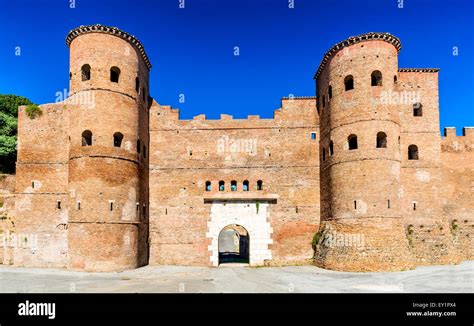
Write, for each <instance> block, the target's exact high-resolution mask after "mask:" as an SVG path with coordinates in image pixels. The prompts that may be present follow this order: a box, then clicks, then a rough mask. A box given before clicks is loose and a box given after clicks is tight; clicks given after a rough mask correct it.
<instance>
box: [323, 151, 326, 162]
mask: <svg viewBox="0 0 474 326" xmlns="http://www.w3.org/2000/svg"><path fill="white" fill-rule="evenodd" d="M324 161H326V148H323V162H324Z"/></svg>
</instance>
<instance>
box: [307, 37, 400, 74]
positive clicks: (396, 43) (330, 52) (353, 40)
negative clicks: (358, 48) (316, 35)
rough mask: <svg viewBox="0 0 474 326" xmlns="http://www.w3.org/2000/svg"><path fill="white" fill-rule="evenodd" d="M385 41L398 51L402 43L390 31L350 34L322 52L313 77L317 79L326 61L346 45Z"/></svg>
mask: <svg viewBox="0 0 474 326" xmlns="http://www.w3.org/2000/svg"><path fill="white" fill-rule="evenodd" d="M377 40H380V41H385V42H388V43H390V44H392V45H393V46H394V47H395V48H396V49H397V51H398V52H400V49H401V48H402V43H401V42H400V39H398V37H396V36H394V35H392V34H390V33H376V32H371V33H365V34H360V35H357V36H351V37H349V38H347V39H345V40H344V41H342V42H339V43H337V44H335V45H333V46H332V47H331V48H330V49H329V50H328V51H327V52H326V54H324V56H323V59H322V60H321V63H320V64H319V68H318V70H317V71H316V73H315V74H314V79H317V78H318V77H319V75H320V74H321V72H322V71H323V69H324V67H325V66H326V63H327V62H328V61H329V59H331V57H332V56H333V55H334V54H336V53H337V52H339V51H340V50H341V49H343V48H345V47H348V46H350V45H353V44H357V43H360V42H365V41H377Z"/></svg>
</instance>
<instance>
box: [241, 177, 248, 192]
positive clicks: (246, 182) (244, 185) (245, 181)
mask: <svg viewBox="0 0 474 326" xmlns="http://www.w3.org/2000/svg"><path fill="white" fill-rule="evenodd" d="M242 190H243V191H249V181H248V180H244V183H243V188H242Z"/></svg>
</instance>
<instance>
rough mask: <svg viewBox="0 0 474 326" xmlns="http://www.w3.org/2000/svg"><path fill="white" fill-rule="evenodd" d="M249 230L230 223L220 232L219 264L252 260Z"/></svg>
mask: <svg viewBox="0 0 474 326" xmlns="http://www.w3.org/2000/svg"><path fill="white" fill-rule="evenodd" d="M249 240H250V239H249V234H248V232H247V230H246V229H245V228H244V227H242V226H240V225H237V224H232V225H228V226H226V227H225V228H223V229H222V231H221V232H220V233H219V265H220V264H226V263H242V264H248V263H249V262H250V250H249V249H250V246H249V245H250V241H249Z"/></svg>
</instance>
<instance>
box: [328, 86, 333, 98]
mask: <svg viewBox="0 0 474 326" xmlns="http://www.w3.org/2000/svg"><path fill="white" fill-rule="evenodd" d="M328 96H329V99H332V86H331V85H329V88H328Z"/></svg>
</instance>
